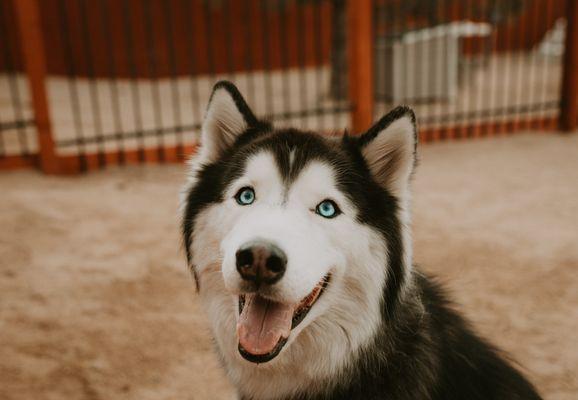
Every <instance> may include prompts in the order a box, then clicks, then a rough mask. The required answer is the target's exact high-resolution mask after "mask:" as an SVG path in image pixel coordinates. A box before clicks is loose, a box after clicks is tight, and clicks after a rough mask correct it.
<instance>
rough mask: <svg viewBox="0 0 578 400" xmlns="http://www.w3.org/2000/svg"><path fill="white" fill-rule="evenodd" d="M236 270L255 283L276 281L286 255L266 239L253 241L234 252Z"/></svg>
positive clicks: (283, 268)
mask: <svg viewBox="0 0 578 400" xmlns="http://www.w3.org/2000/svg"><path fill="white" fill-rule="evenodd" d="M236 256H237V271H239V274H240V275H241V277H242V278H243V279H245V280H247V281H252V282H255V283H256V284H257V285H259V284H261V283H265V284H268V285H272V284H274V283H275V282H277V281H278V280H279V279H281V277H282V276H283V274H284V273H285V269H286V266H287V256H286V255H285V253H284V252H283V250H281V249H280V248H279V247H277V246H275V245H274V244H273V243H269V242H266V241H261V240H259V241H253V242H249V243H246V244H245V245H243V246H242V247H241V248H240V249H239V250H237V253H236Z"/></svg>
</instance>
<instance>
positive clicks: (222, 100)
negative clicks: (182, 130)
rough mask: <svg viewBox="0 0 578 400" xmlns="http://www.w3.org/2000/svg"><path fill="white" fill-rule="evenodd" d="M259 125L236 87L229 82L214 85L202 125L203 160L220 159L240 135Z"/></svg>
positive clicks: (201, 150) (204, 161)
mask: <svg viewBox="0 0 578 400" xmlns="http://www.w3.org/2000/svg"><path fill="white" fill-rule="evenodd" d="M257 122H258V121H257V118H256V117H255V115H254V114H253V112H252V111H251V109H250V108H249V106H248V105H247V103H246V102H245V99H243V96H241V93H239V90H238V89H237V87H236V86H235V85H233V84H232V83H231V82H228V81H220V82H218V83H217V84H215V86H214V87H213V93H212V94H211V98H210V100H209V105H208V106H207V111H206V113H205V119H204V121H203V126H202V133H201V149H200V155H199V159H200V161H202V162H203V163H210V162H213V161H215V160H217V159H218V158H219V157H220V156H221V155H222V154H223V152H224V151H225V150H227V149H228V148H229V147H230V146H232V145H233V143H234V142H235V140H236V139H237V137H238V136H239V135H241V134H242V133H243V132H245V131H246V130H247V129H249V128H251V127H254V126H256V125H257Z"/></svg>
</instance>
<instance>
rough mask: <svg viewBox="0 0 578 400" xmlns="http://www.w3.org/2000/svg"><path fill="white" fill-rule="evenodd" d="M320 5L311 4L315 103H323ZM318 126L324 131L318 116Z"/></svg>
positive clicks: (323, 125) (322, 120)
mask: <svg viewBox="0 0 578 400" xmlns="http://www.w3.org/2000/svg"><path fill="white" fill-rule="evenodd" d="M322 5H323V4H322V3H321V2H320V1H319V2H314V3H313V7H314V10H315V13H314V22H313V29H314V33H313V43H314V48H315V50H314V53H315V56H316V57H315V58H316V59H315V64H316V65H315V67H316V69H317V79H315V96H316V97H317V99H316V101H317V103H319V102H322V101H323V96H322V90H323V86H322V82H323V70H322V67H323V54H322V47H321V40H322V38H321V34H322V32H321V17H322V13H323V8H322ZM318 121H319V124H318V125H317V126H318V129H320V130H322V131H324V130H325V118H324V116H321V115H320V116H319V118H318Z"/></svg>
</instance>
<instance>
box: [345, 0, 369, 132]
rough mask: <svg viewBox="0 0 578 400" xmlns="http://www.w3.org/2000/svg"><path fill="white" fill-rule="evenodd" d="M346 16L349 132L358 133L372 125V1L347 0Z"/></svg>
mask: <svg viewBox="0 0 578 400" xmlns="http://www.w3.org/2000/svg"><path fill="white" fill-rule="evenodd" d="M347 13H348V25H349V26H348V28H349V32H348V37H349V43H348V50H349V57H348V62H349V68H348V71H349V95H350V99H351V106H352V112H351V129H352V131H353V132H354V133H361V132H364V131H365V130H367V129H368V128H369V127H370V125H371V123H372V122H373V84H374V79H373V54H374V53H373V51H374V40H373V1H372V0H348V2H347Z"/></svg>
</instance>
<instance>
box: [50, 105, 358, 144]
mask: <svg viewBox="0 0 578 400" xmlns="http://www.w3.org/2000/svg"><path fill="white" fill-rule="evenodd" d="M349 111H351V107H349V106H348V107H332V108H313V109H307V110H301V111H292V112H284V113H278V114H275V115H274V116H273V118H272V119H274V120H287V119H293V118H304V117H310V116H317V115H325V114H332V113H340V112H349ZM200 127H201V124H200V123H198V124H188V125H187V124H185V125H182V126H172V127H164V128H161V129H160V131H161V133H163V134H169V133H175V132H177V131H178V130H179V129H182V130H195V129H199V128H200ZM158 131H159V129H144V130H141V131H132V132H123V137H125V138H127V139H129V138H137V137H150V136H156V135H157V134H158V133H157V132H158ZM117 135H118V134H117V133H111V134H108V135H104V136H103V139H104V140H105V141H107V140H115V139H116V137H117ZM95 141H96V138H87V139H85V140H84V142H85V143H94V142H95ZM76 144H78V142H77V141H76V140H75V139H64V140H60V141H58V146H60V147H67V146H73V145H76Z"/></svg>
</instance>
